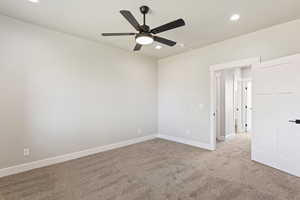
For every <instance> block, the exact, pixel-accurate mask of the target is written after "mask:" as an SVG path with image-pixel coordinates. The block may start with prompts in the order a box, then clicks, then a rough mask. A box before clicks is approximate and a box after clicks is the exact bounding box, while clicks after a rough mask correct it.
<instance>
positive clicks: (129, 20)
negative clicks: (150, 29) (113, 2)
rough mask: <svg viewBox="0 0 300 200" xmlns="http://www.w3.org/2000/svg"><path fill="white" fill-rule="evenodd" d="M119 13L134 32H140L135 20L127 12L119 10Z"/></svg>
mask: <svg viewBox="0 0 300 200" xmlns="http://www.w3.org/2000/svg"><path fill="white" fill-rule="evenodd" d="M120 13H121V14H122V15H123V17H125V18H126V19H127V21H128V22H129V23H130V24H131V25H132V26H133V27H134V28H135V30H137V31H140V30H141V29H140V24H139V23H138V21H137V20H136V19H135V17H134V16H133V15H132V14H131V12H130V11H128V10H121V11H120Z"/></svg>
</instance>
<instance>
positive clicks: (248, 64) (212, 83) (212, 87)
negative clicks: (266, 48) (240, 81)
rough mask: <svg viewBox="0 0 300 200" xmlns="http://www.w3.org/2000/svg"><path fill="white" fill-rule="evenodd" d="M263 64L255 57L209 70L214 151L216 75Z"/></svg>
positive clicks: (211, 136)
mask: <svg viewBox="0 0 300 200" xmlns="http://www.w3.org/2000/svg"><path fill="white" fill-rule="evenodd" d="M260 63H261V57H253V58H248V59H244V60H237V61H233V62H229V63H224V64H217V65H212V66H210V68H209V71H210V146H211V149H212V150H216V145H217V144H216V137H217V135H216V120H215V113H216V96H215V93H216V91H215V89H216V88H215V87H216V82H215V81H216V80H215V76H216V73H217V72H218V71H220V70H225V69H234V68H239V67H253V66H254V65H258V64H260Z"/></svg>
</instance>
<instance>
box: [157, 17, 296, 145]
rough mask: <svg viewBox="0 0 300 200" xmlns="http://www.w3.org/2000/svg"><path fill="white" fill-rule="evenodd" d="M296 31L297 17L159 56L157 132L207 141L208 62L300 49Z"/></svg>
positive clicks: (279, 54) (277, 54) (264, 57)
mask: <svg viewBox="0 0 300 200" xmlns="http://www.w3.org/2000/svg"><path fill="white" fill-rule="evenodd" d="M299 35H300V20H296V21H292V22H289V23H286V24H281V25H278V26H274V27H270V28H268V29H264V30H261V31H258V32H255V33H251V34H248V35H244V36H241V37H237V38H233V39H230V40H226V41H223V42H219V43H216V44H213V45H210V46H207V47H204V48H200V49H196V50H192V51H190V52H187V53H183V54H180V55H177V56H173V57H169V58H165V59H161V60H159V132H160V133H161V134H166V135H170V136H176V137H182V138H185V139H192V140H196V141H198V142H202V143H209V142H210V141H209V137H210V74H209V66H210V65H214V64H219V63H224V62H230V61H234V60H240V59H246V58H251V57H257V56H261V58H262V60H263V61H264V60H269V59H273V58H278V57H282V56H287V55H291V54H296V53H299V52H300V45H299V44H300V37H299ZM186 130H189V131H186Z"/></svg>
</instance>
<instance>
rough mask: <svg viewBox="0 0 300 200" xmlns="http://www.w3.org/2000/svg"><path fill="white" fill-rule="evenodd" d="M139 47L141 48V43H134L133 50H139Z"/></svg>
mask: <svg viewBox="0 0 300 200" xmlns="http://www.w3.org/2000/svg"><path fill="white" fill-rule="evenodd" d="M141 48H142V45H140V44H136V45H135V47H134V49H133V50H134V51H139V50H141Z"/></svg>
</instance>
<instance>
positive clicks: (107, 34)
mask: <svg viewBox="0 0 300 200" xmlns="http://www.w3.org/2000/svg"><path fill="white" fill-rule="evenodd" d="M126 35H135V33H102V36H126Z"/></svg>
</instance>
